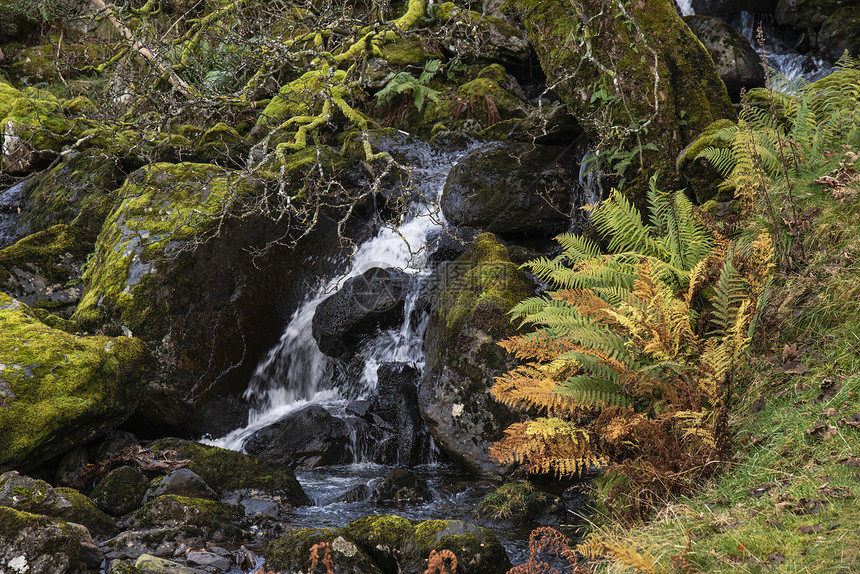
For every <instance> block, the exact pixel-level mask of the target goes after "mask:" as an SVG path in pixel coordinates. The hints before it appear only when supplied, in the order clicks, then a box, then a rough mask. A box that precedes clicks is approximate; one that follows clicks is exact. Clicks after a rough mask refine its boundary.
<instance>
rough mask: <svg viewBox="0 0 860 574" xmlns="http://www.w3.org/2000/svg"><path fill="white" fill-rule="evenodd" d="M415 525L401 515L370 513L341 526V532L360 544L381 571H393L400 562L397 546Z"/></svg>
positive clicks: (400, 545)
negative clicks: (370, 514)
mask: <svg viewBox="0 0 860 574" xmlns="http://www.w3.org/2000/svg"><path fill="white" fill-rule="evenodd" d="M415 524H416V523H415V522H413V521H412V520H409V519H408V518H403V517H402V516H394V515H384V514H383V515H372V516H365V517H364V518H360V519H358V520H356V521H355V522H352V523H350V524H349V525H347V526H345V527H344V529H343V533H344V535H345V536H346V537H347V538H348V539H350V540H353V541H354V542H355V543H356V544H357V545H358V546H359V547H361V549H362V550H364V551H365V552H366V553H367V554H368V556H370V557H371V558H372V559H373V561H374V562H375V563H376V564H378V565H379V566H380V568H382V571H383V572H397V571H399V570H401V563H402V561H403V560H402V556H401V553H400V549H401V548H402V547H403V544H404V542H405V540H406V537H407V536H408V535H409V533H410V532H412V531H413V530H414V528H415Z"/></svg>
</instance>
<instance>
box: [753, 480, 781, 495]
mask: <svg viewBox="0 0 860 574" xmlns="http://www.w3.org/2000/svg"><path fill="white" fill-rule="evenodd" d="M776 487H777V484H776V483H775V482H766V483H764V484H762V485H759V486H748V487H747V491H748V492H749V493H750V495H752V496H753V497H754V498H761V497H762V496H764V493H765V492H767V491H768V490H771V489H773V488H776Z"/></svg>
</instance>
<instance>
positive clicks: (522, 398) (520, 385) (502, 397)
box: [490, 363, 581, 412]
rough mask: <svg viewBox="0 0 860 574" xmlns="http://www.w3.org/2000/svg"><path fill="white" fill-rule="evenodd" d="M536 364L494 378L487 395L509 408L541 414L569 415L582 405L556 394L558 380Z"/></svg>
mask: <svg viewBox="0 0 860 574" xmlns="http://www.w3.org/2000/svg"><path fill="white" fill-rule="evenodd" d="M542 367H544V366H542V365H539V364H537V363H529V364H526V365H520V366H518V367H516V368H514V369H512V370H511V371H508V372H507V373H505V374H504V375H502V376H500V377H496V379H495V382H494V384H493V386H492V387H490V393H491V394H492V395H493V396H494V397H496V399H497V400H498V401H499V402H501V403H503V404H505V405H507V406H509V407H512V408H521V407H536V408H538V409H543V410H544V411H566V412H572V411H574V410H575V409H576V408H577V407H579V406H580V404H581V403H578V402H577V401H576V400H575V399H574V398H572V397H567V396H564V395H559V394H557V393H556V392H555V389H556V387H557V386H558V384H559V381H558V380H557V379H556V378H554V377H553V376H552V373H547V371H546V370H545V369H544V368H542Z"/></svg>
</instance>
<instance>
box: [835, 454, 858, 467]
mask: <svg viewBox="0 0 860 574" xmlns="http://www.w3.org/2000/svg"><path fill="white" fill-rule="evenodd" d="M839 462H840V463H842V464H844V465H845V466H854V467H860V456H849V457H848V458H845V459H842V460H840V461H839Z"/></svg>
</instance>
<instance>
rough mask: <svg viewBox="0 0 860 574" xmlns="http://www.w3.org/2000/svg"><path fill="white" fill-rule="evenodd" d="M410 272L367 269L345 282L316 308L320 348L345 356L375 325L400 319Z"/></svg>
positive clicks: (315, 333)
mask: <svg viewBox="0 0 860 574" xmlns="http://www.w3.org/2000/svg"><path fill="white" fill-rule="evenodd" d="M408 280H409V276H408V275H407V274H406V273H405V272H403V271H400V270H397V269H382V268H380V267H374V268H372V269H368V270H367V271H365V272H364V273H362V274H361V275H359V276H358V277H353V278H352V279H349V280H347V281H345V282H344V284H343V286H342V287H341V288H340V289H339V290H338V291H337V293H333V294H332V295H329V297H327V298H326V299H325V300H324V301H323V302H322V303H320V304H319V306H318V307H317V309H316V312H315V313H314V318H313V322H312V330H313V336H314V339H316V341H317V344H318V345H319V348H320V351H322V352H323V353H325V354H326V355H329V356H331V357H341V358H346V357H348V356H350V355H351V354H352V353H354V352H355V351H356V350H357V348H358V346H359V345H360V344H361V342H362V341H363V340H364V339H366V338H367V337H369V336H371V335H373V334H374V332H375V331H376V330H378V329H383V328H386V327H393V326H395V325H398V324H399V323H400V322H401V321H402V320H403V305H404V302H405V298H406V284H407V282H408Z"/></svg>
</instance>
